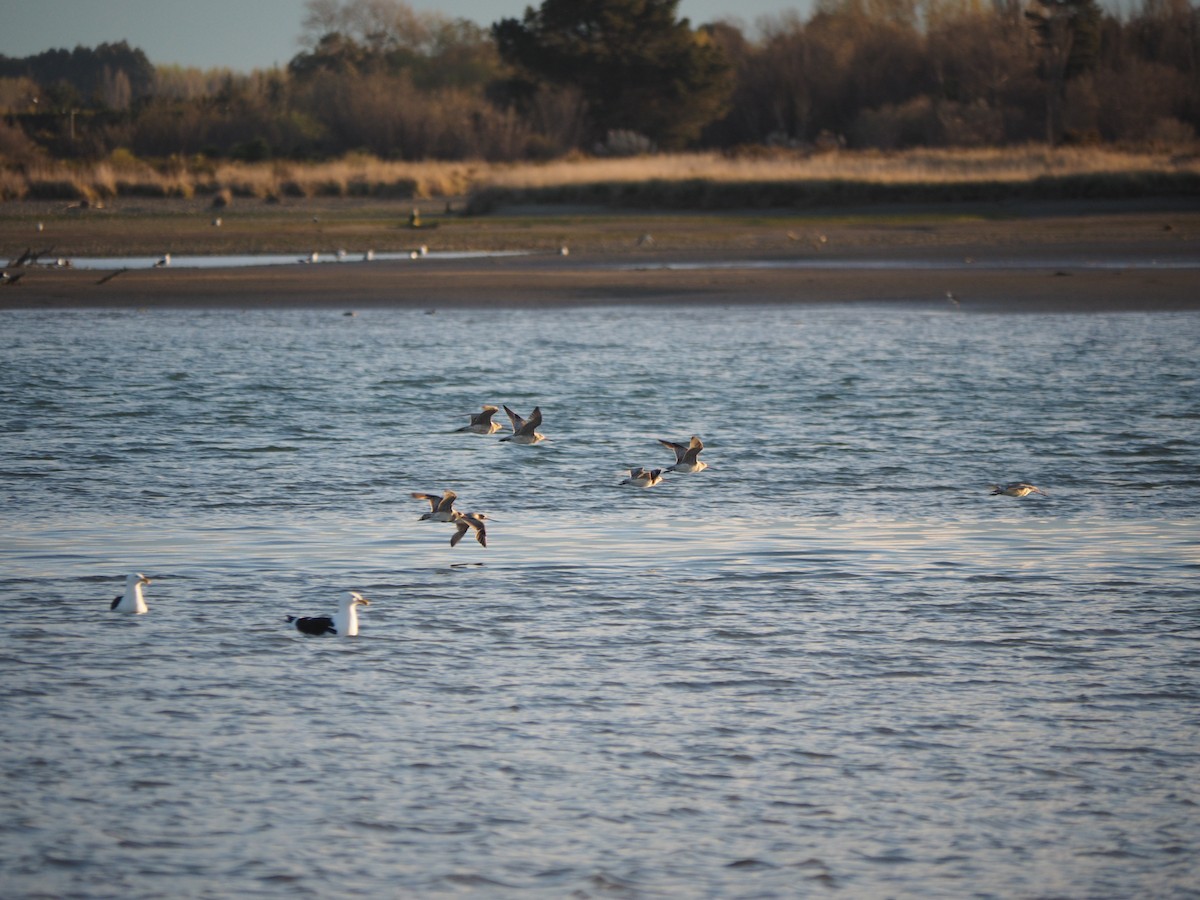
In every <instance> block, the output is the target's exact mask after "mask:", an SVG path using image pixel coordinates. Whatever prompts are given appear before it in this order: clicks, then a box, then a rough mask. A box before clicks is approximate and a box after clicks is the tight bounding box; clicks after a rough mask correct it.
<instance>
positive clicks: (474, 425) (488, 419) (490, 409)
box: [454, 406, 501, 434]
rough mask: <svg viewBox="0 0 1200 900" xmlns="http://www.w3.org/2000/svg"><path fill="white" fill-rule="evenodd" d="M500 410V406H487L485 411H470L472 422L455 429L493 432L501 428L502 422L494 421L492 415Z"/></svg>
mask: <svg viewBox="0 0 1200 900" xmlns="http://www.w3.org/2000/svg"><path fill="white" fill-rule="evenodd" d="M498 412H500V407H498V406H485V407H484V408H483V412H477V413H470V414H469V415H470V416H471V424H470V425H464V426H463V427H462V428H456V429H454V430H455V431H470V432H473V433H475V434H492V433H494V432H497V431H499V430H500V427H501V426H500V423H499V422H493V421H492V416H493V415H495V414H496V413H498Z"/></svg>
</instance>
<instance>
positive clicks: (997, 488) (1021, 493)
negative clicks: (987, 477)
mask: <svg viewBox="0 0 1200 900" xmlns="http://www.w3.org/2000/svg"><path fill="white" fill-rule="evenodd" d="M990 487H991V489H992V495H993V496H995V495H996V494H1004V495H1006V496H1009V497H1025V496H1028V495H1029V494H1041V495H1042V496H1043V497H1046V496H1049V495H1048V494H1047V493H1046V492H1045V491H1043V490H1042V489H1041V488H1040V487H1034V486H1033V485H1032V484H1029V483H1027V482H1024V481H1010V482H1009V483H1008V484H1004V485H1000V484H993V485H991V486H990Z"/></svg>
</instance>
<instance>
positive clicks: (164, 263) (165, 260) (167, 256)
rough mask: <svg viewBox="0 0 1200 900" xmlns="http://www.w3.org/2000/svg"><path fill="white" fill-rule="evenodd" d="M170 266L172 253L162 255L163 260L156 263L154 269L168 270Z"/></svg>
mask: <svg viewBox="0 0 1200 900" xmlns="http://www.w3.org/2000/svg"><path fill="white" fill-rule="evenodd" d="M170 264H171V254H170V253H164V254H163V255H162V259H160V260H159V261H158V262H156V263H155V264H154V268H156V269H164V268H166V267H167V266H169V265H170Z"/></svg>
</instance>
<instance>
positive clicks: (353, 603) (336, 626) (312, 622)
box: [287, 591, 371, 637]
mask: <svg viewBox="0 0 1200 900" xmlns="http://www.w3.org/2000/svg"><path fill="white" fill-rule="evenodd" d="M370 605H371V601H370V600H368V599H367V598H366V597H364V596H363V595H362V594H360V593H358V592H357V591H350V592H349V594H348V596H346V597H343V598H342V599H341V600H340V601H339V602H338V611H337V612H336V613H335V614H334V615H332V616H288V617H287V621H288V624H289V625H291V626H293V627H294V628H295V629H296V630H297V631H299V632H300V633H301V634H336V635H341V636H343V637H354V635H356V634H358V607H360V606H370Z"/></svg>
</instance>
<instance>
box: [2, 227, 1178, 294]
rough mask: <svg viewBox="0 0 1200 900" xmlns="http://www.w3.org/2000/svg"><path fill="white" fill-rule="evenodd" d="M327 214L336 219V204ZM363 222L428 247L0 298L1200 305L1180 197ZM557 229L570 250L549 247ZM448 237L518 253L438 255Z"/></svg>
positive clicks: (96, 245)
mask: <svg viewBox="0 0 1200 900" xmlns="http://www.w3.org/2000/svg"><path fill="white" fill-rule="evenodd" d="M6 212H7V215H0V240H3V242H4V243H3V247H4V250H3V251H2V252H4V253H11V252H13V250H14V248H16V247H19V246H20V244H21V243H22V242H25V243H26V244H28V243H30V242H31V241H36V238H31V236H30V235H29V233H28V229H29V222H30V220H31V219H32V218H33V217H36V211H35V212H32V213H31V212H29V211H24V212H23V213H21V214H19V215H17V214H14V211H13V210H12V209H9V210H6ZM321 213H322V215H323V217H324V221H326V222H330V223H332V224H331V225H330V226H329V227H330V230H331V231H332V230H333V229H334V228H335V227H336V223H337V221H338V218H337V217H338V215H339V211H338V210H329V209H323V210H322V211H321ZM301 214H303V215H308V212H307V210H305V211H302V213H300V212H298V213H297V215H298V216H299V215H301ZM343 214H344V213H343ZM113 221H116V222H118V225H119V227H115V226H113V225H111V224H110V225H105V226H103V227H104V228H105V229H107V230H106V231H105V232H96V233H90V232H88V231H87V229H88V227H89V223H83V224H75V225H74V227H75V230H76V232H78V233H68V234H67V236H66V237H65V238H64V246H60V247H59V248H57V249H56V252H63V250H67V251H68V252H69V251H70V249H71V247H72V246H86V248H87V249H88V250H89V251H90V252H91V253H92V254H95V255H99V254H104V253H107V254H111V255H120V254H121V253H122V252H126V253H129V254H130V255H133V254H135V253H138V252H145V251H146V248H147V247H148V246H150V243H148V242H149V241H152V239H153V234H154V230H155V227H156V226H155V219H154V217H153V216H147V215H145V214H144V213H139V215H138V216H137V217H135V218H130V219H128V220H123V219H112V220H110V222H113ZM233 221H234V222H235V223H237V220H236V219H235V220H233ZM355 221H356V222H357V221H359V220H357V219H356V220H355ZM131 223H132V224H131ZM240 224H241V226H242V227H243V229H244V231H243V234H248V233H252V232H253V230H254V229H258V232H259V233H262V232H268V231H270V230H271V228H272V222H270V221H255V220H254V219H253V218H252V217H246V218H245V219H244V220H243V221H242V222H241V223H240ZM59 230H60V231H63V232H67V231H68V229H66V228H65V227H64V228H61V229H59ZM276 230H277V232H278V234H277V237H276V239H277V240H278V241H283V242H285V246H286V242H287V241H289V240H291V241H293V243H292V246H291V248H290V249H292V250H297V251H298V258H299V252H300V251H303V249H304V248H303V245H301V246H300V247H296V244H295V242H296V238H295V236H292V235H289V234H288V233H287V229H286V228H282V227H277V229H276ZM361 230H362V233H361V234H360V233H358V232H353V233H351V232H350V229H349V228H348V227H347V229H345V233H344V234H342V235H339V236H338V239H341V240H354V241H357V242H359V245H360V246H361V245H362V243H363V242H365V241H371V242H372V245H375V244H376V243H378V244H382V245H384V246H387V244H386V242H387V241H391V242H392V244H391V246H393V247H397V246H400V247H402V246H404V245H405V243H412V242H414V241H416V240H421V241H423V242H425V241H427V242H428V244H429V246H430V249H431V250H432V251H434V253H431V255H430V257H428V258H420V259H414V260H408V259H405V260H392V261H372V262H364V261H361V256H357V255H356V256H355V257H354V258H353V260H352V261H351V259H350V258H349V257H348V261H346V262H321V263H319V264H315V265H303V264H300V263H297V264H295V265H282V266H281V265H275V266H248V267H246V266H240V267H230V268H185V267H180V266H175V265H172V266H169V267H162V268H152V267H148V266H143V267H139V268H136V269H132V268H131V269H130V270H128V271H124V272H122V273H120V274H119V275H117V276H116V277H113V278H111V279H110V280H108V281H106V282H105V283H103V284H98V283H97V282H99V281H100V279H101V278H102V277H103V276H104V275H105V274H106V273H104V272H98V271H95V270H86V269H81V268H54V267H47V266H39V267H29V268H26V269H25V270H24V274H23V276H22V277H21V279H20V281H19V282H17V283H14V284H5V285H0V309H49V308H103V307H136V308H142V307H146V308H150V307H163V306H179V307H209V308H231V309H241V308H250V307H270V306H276V307H310V306H311V307H329V308H342V309H360V308H369V307H379V306H395V307H414V308H425V309H436V308H450V307H506V306H510V307H540V306H545V307H550V306H572V305H581V304H631V305H648V304H654V305H663V304H706V303H716V304H729V303H731V302H757V303H845V302H871V303H892V302H897V303H928V304H943V303H952V304H956V305H957V306H958V307H960V308H962V309H964V310H966V311H970V310H987V311H995V310H1012V311H1027V310H1064V311H1067V310H1071V311H1085V310H1117V309H1121V310H1169V309H1198V308H1200V211H1193V210H1191V209H1189V208H1187V207H1186V206H1179V205H1173V206H1169V207H1165V208H1144V207H1141V206H1138V205H1132V204H1131V205H1126V206H1124V207H1120V208H1112V207H1111V205H1110V206H1106V207H1104V208H1091V209H1087V208H1079V207H1078V206H1075V207H1050V208H1045V209H1038V210H1032V211H1029V210H1024V211H1023V210H1017V211H1012V210H1009V211H1006V214H1005V215H1003V216H992V215H988V214H982V213H973V212H972V211H970V210H963V209H955V210H952V211H947V210H944V209H937V210H930V209H925V208H922V209H907V210H902V211H897V210H896V209H894V208H889V209H886V210H878V211H873V210H856V211H846V210H837V211H826V212H821V211H815V212H814V211H809V212H806V213H805V214H804V215H803V216H799V215H797V216H795V217H781V216H772V217H756V216H753V215H750V214H746V215H740V216H739V215H724V216H717V217H714V216H697V217H692V218H688V217H680V216H677V215H676V216H665V217H656V216H653V215H631V216H627V217H625V216H619V215H617V216H614V215H613V214H612V213H611V212H608V211H605V212H603V213H602V214H600V213H595V212H587V211H584V212H580V211H573V212H572V213H571V214H570V215H565V214H563V212H562V211H558V210H532V211H531V210H522V211H520V212H519V213H514V214H510V215H507V216H497V217H482V218H480V219H477V220H473V221H470V222H457V221H456V222H449V221H448V222H447V224H446V227H445V228H444V229H442V230H440V231H430V232H427V233H422V234H403V233H400V232H399V231H398V230H397V229H396V227H395V226H394V225H392V224H389V225H388V226H387V229H386V231H385V230H382V226H381V230H379V231H378V232H377V233H370V226H369V225H368V226H363V227H362V229H361ZM196 233H197V236H198V237H197V240H196V241H195V242H194V244H195V246H188V247H182V246H180V242H181V240H182V239H181V238H180V237H179V236H178V235H176V236H175V237H174V239H173V241H174V242H173V244H172V250H174V251H175V252H176V253H177V254H179V253H184V252H212V251H213V250H214V249H221V250H224V251H226V252H228V247H220V248H215V245H213V244H212V240H213V238H212V237H211V234H212V232H211V231H208V232H202V231H200V230H197V232H196ZM237 234H238V232H237V231H236V230H234V229H230V230H227V231H225V232H223V233H222V235H221V239H223V240H226V241H231V240H237V239H238V238H237V237H236V235H237ZM106 236H107V239H108V240H109V243H108V244H106V243H105V242H104V241H105V239H106ZM201 237H202V238H203V240H201V239H200V238H201ZM562 245H567V246H569V247H570V252H569V255H566V256H563V255H560V252H559V247H560V246H562ZM260 246H261V244H260ZM442 247H445V248H447V249H450V250H462V249H475V250H504V251H510V252H511V251H513V250H520V251H522V255H519V256H503V257H486V258H469V259H446V258H435V257H436V256H437V251H438V250H439V249H440V248H442ZM126 248H128V249H126ZM20 249H24V247H21V248H20ZM18 252H19V251H18ZM326 258H327V257H326ZM11 271H12V270H10V272H11ZM951 297H952V298H953V299H951Z"/></svg>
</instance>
